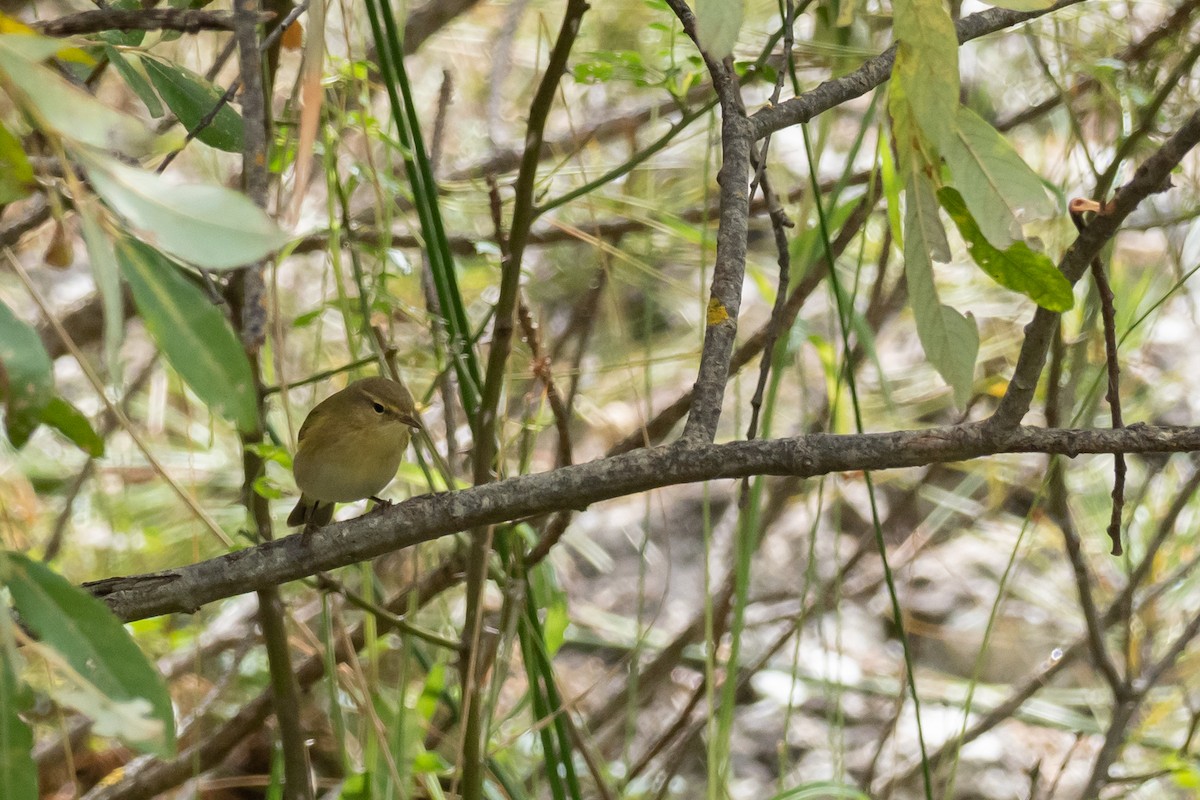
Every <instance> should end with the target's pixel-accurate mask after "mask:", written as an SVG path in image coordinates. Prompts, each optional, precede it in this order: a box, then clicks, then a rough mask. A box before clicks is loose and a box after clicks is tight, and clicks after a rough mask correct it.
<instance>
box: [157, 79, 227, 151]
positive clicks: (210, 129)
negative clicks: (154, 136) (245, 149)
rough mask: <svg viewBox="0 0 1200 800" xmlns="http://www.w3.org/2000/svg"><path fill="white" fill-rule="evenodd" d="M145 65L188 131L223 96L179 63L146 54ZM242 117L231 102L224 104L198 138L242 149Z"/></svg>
mask: <svg viewBox="0 0 1200 800" xmlns="http://www.w3.org/2000/svg"><path fill="white" fill-rule="evenodd" d="M142 66H144V67H145V68H146V74H147V75H148V76H149V77H150V82H151V83H153V84H154V88H156V89H158V93H159V94H160V95H162V99H163V101H164V102H166V104H167V106H168V107H169V108H170V109H171V111H172V113H174V114H175V116H177V117H179V121H180V122H182V123H183V125H184V127H186V128H187V129H188V131H193V130H195V129H196V126H197V125H199V123H200V120H202V119H204V117H205V116H207V115H208V114H210V113H211V112H212V109H213V107H214V106H216V104H217V103H218V102H219V101H220V99H221V92H218V91H217V90H216V89H215V88H214V87H213V85H212V84H211V83H209V82H208V81H206V80H204V78H202V77H200V76H199V75H197V74H196V73H194V72H190V71H188V70H186V69H184V68H183V67H180V66H178V65H176V64H169V63H167V62H165V61H159V60H158V59H156V58H150V57H143V58H142ZM242 129H243V124H242V118H241V116H239V115H238V113H237V112H236V111H234V110H233V108H232V107H230V105H229V104H228V103H226V104H225V105H223V106H222V107H221V110H220V111H218V112H217V116H216V117H214V118H213V121H212V123H211V124H209V125H206V126H205V127H203V128H201V129H200V131H199V133H197V134H196V138H197V139H199V140H200V141H202V142H204V143H205V144H206V145H208V146H209V147H215V148H217V149H218V150H224V151H226V152H227V153H240V152H242Z"/></svg>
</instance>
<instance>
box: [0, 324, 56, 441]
mask: <svg viewBox="0 0 1200 800" xmlns="http://www.w3.org/2000/svg"><path fill="white" fill-rule="evenodd" d="M52 368H53V364H52V363H51V361H50V355H49V354H48V353H47V352H46V348H45V347H43V346H42V340H41V338H40V337H39V336H38V335H37V331H35V330H34V329H33V328H31V327H30V326H29V325H27V324H25V323H24V322H22V321H21V320H19V319H17V317H16V316H15V315H14V314H13V313H12V311H11V310H10V309H9V307H8V306H6V305H4V304H3V303H0V396H2V397H3V398H4V399H5V401H6V403H7V404H8V413H7V415H6V416H5V419H4V426H5V429H6V430H7V431H8V439H9V441H10V442H12V443H13V447H21V446H23V445H24V444H25V442H27V441H29V437H30V436H31V435H32V434H33V432H34V430H35V429H36V428H37V426H38V423H39V422H40V415H41V411H42V409H43V408H44V407H45V405H46V401H47V400H48V399H49V398H50V396H51V395H52V394H53V393H54V375H53V372H52Z"/></svg>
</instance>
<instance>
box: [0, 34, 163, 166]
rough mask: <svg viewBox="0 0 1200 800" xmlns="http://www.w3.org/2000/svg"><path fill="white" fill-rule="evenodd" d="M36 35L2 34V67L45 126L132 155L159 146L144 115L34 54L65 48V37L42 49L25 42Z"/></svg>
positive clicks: (8, 81) (0, 62)
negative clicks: (125, 109) (106, 99)
mask: <svg viewBox="0 0 1200 800" xmlns="http://www.w3.org/2000/svg"><path fill="white" fill-rule="evenodd" d="M32 38H35V37H30V36H18V35H15V34H7V35H0V72H3V73H5V75H6V76H7V83H8V85H11V86H12V87H13V88H15V89H16V90H17V92H18V94H19V96H18V97H14V98H13V99H14V100H16V101H17V102H19V103H20V104H21V105H22V106H24V107H25V108H26V109H27V110H28V111H30V112H31V114H32V116H33V118H34V119H35V120H36V121H37V122H38V124H39V125H45V126H47V127H49V128H51V129H52V130H53V131H54V132H55V133H57V134H58V135H59V136H62V137H64V138H67V139H71V140H73V141H76V142H82V143H84V144H89V145H91V146H93V147H99V148H102V149H105V150H118V151H120V152H122V153H125V154H126V155H130V156H139V155H144V154H146V153H149V152H151V151H152V150H153V149H154V147H155V144H156V142H157V141H158V137H157V136H155V135H154V134H153V133H152V132H150V131H149V130H147V129H146V126H145V125H143V124H142V123H141V121H140V120H138V119H137V118H135V117H132V116H130V115H128V114H124V113H122V112H120V111H117V110H116V109H114V108H111V107H110V106H108V105H106V104H104V103H102V102H100V101H99V100H97V99H96V98H95V97H92V96H91V95H90V94H88V93H87V92H85V91H84V90H83V89H80V88H78V87H77V86H74V85H73V84H71V83H69V82H68V81H67V80H66V79H65V78H63V77H62V76H61V75H59V74H58V73H57V72H55V71H54V70H52V69H50V68H48V67H46V66H43V65H42V64H40V63H38V62H40V61H41V60H42V59H43V58H45V57H46V56H45V55H41V56H40V57H38V58H32V57H31V56H37V55H39V54H41V53H42V52H43V51H44V50H45V49H46V47H49V46H50V45H53V46H54V47H53V49H52V50H51V52H55V51H57V50H59V49H61V48H62V44H61V43H60V42H56V41H54V40H47V41H48V42H49V44H47V45H46V46H45V47H41V48H38V47H30V46H29V43H28V42H22V41H20V40H28V39H32ZM36 38H41V37H36ZM34 44H37V43H36V42H35V43H34Z"/></svg>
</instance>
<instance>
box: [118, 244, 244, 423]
mask: <svg viewBox="0 0 1200 800" xmlns="http://www.w3.org/2000/svg"><path fill="white" fill-rule="evenodd" d="M117 261H118V263H120V265H121V274H122V275H124V276H125V280H126V281H128V282H129V288H130V290H131V291H132V292H133V301H134V303H135V304H136V305H137V308H138V312H139V313H140V314H141V317H142V319H143V321H144V322H145V323H146V328H147V329H148V330H149V331H150V335H151V336H153V337H154V341H155V342H156V343H157V344H158V347H159V349H160V350H162V352H163V354H164V355H166V357H167V361H169V362H170V363H171V366H172V367H174V368H175V371H176V372H178V373H179V374H180V375H181V376H183V379H184V380H185V381H187V384H188V386H190V387H191V388H192V391H194V392H195V393H196V396H197V397H199V398H200V399H201V400H203V401H204V402H205V403H206V404H207V405H208V406H210V407H211V408H212V409H213V410H214V411H216V412H217V413H219V414H221V415H223V416H224V417H226V418H227V419H229V420H230V421H231V422H233V423H234V424H235V425H237V427H238V430H242V431H252V430H254V429H255V428H257V426H258V407H257V403H256V401H255V397H254V377H253V374H252V373H251V371H250V362H249V361H247V359H246V353H245V351H244V350H242V345H241V343H240V342H239V341H238V338H237V336H236V335H235V334H234V332H233V329H232V328H231V327H230V326H229V322H228V321H227V320H226V319H225V316H224V315H223V314H222V313H221V312H220V310H219V309H217V307H216V306H214V305H213V304H212V303H211V302H209V299H208V298H207V297H205V296H204V292H202V291H201V290H200V289H199V288H198V287H196V286H195V285H194V284H192V283H190V282H189V281H188V280H187V279H186V278H185V277H184V276H183V273H182V272H181V271H180V268H179V267H178V266H177V265H176V264H173V263H171V261H169V260H168V259H167V258H165V257H164V256H163V255H162V254H161V253H159V252H158V251H156V250H154V249H153V248H150V247H147V246H146V245H144V244H142V243H141V242H138V241H134V240H132V239H122V240H120V241H118V242H117Z"/></svg>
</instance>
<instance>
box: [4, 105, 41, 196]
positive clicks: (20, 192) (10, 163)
mask: <svg viewBox="0 0 1200 800" xmlns="http://www.w3.org/2000/svg"><path fill="white" fill-rule="evenodd" d="M35 186H37V181H35V180H34V179H33V165H32V164H30V163H29V159H28V158H27V157H26V155H25V150H24V148H22V147H21V142H20V140H19V139H17V137H15V136H13V135H12V133H11V132H10V131H9V130H8V128H6V127H4V125H3V123H0V206H3V205H5V204H6V203H11V202H13V201H14V200H20V199H21V198H22V197H28V196H29V193H30V192H32V191H33V187H35Z"/></svg>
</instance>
